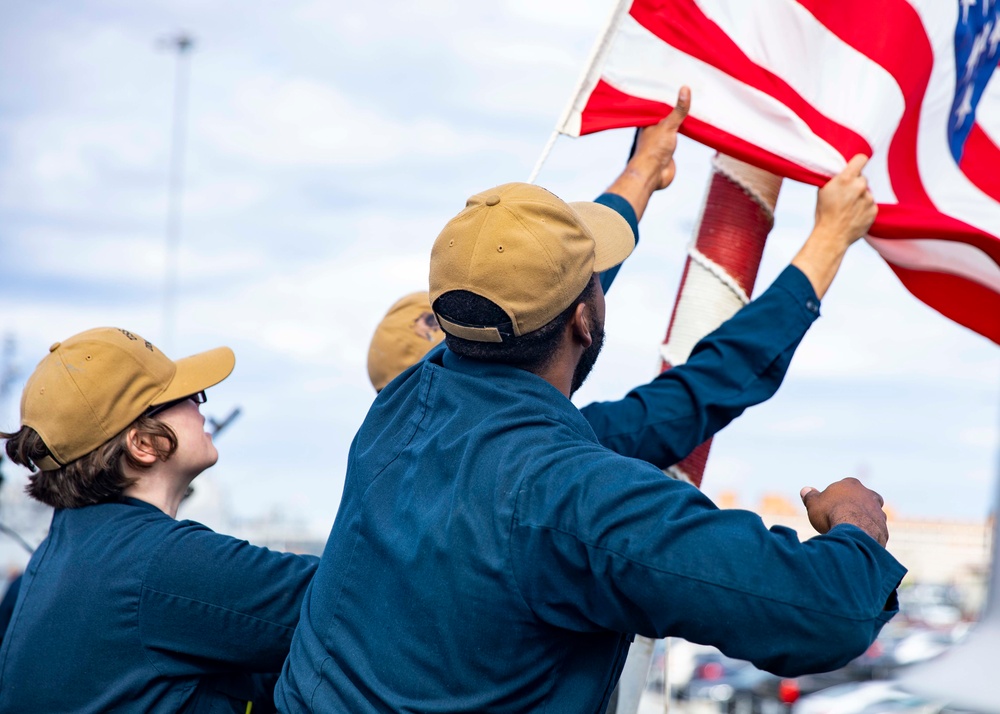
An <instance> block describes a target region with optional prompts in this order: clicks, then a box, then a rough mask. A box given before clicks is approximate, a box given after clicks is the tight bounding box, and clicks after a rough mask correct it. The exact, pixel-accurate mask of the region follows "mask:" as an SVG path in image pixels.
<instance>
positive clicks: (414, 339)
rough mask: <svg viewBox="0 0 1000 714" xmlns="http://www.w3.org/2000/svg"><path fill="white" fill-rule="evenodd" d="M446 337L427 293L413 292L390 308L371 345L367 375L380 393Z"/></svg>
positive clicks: (377, 328)
mask: <svg viewBox="0 0 1000 714" xmlns="http://www.w3.org/2000/svg"><path fill="white" fill-rule="evenodd" d="M443 339H444V333H443V332H442V331H441V327H440V326H439V325H438V322H437V318H435V317H434V311H433V310H431V303H430V299H429V298H428V297H427V293H426V292H419V293H411V294H410V295H407V296H406V297H404V298H402V299H400V300H399V301H398V302H396V304H395V305H393V306H392V307H390V308H389V312H387V313H386V315H385V317H383V318H382V321H381V322H380V323H379V324H378V327H376V328H375V334H374V336H373V337H372V343H371V345H370V346H369V347H368V378H369V379H371V381H372V386H373V387H375V391H376V392H381V391H382V389H383V388H384V387H385V385H387V384H388V383H389V382H391V381H392V380H394V379H395V378H396V377H397V376H399V374H400V373H401V372H403V371H404V370H406V369H407V368H409V367H411V366H412V365H414V364H416V363H417V362H419V361H420V360H421V359H422V358H423V356H424V355H425V354H427V352H428V351H430V349H431V347H433V346H434V345H436V344H438V343H439V342H441V340H443Z"/></svg>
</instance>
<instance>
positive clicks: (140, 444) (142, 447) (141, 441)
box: [125, 429, 158, 466]
mask: <svg viewBox="0 0 1000 714" xmlns="http://www.w3.org/2000/svg"><path fill="white" fill-rule="evenodd" d="M125 445H126V447H127V448H128V450H129V453H130V454H132V458H134V459H135V460H136V461H138V462H139V463H141V464H146V465H149V466H152V465H153V464H155V463H156V462H157V461H158V458H157V456H156V450H155V449H154V448H153V443H152V441H150V437H149V435H148V434H143V433H141V432H140V431H139V430H138V429H129V432H128V437H127V438H126V440H125Z"/></svg>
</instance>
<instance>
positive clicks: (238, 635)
mask: <svg viewBox="0 0 1000 714" xmlns="http://www.w3.org/2000/svg"><path fill="white" fill-rule="evenodd" d="M234 362H235V358H234V356H233V353H232V351H231V350H230V349H229V348H227V347H220V348H217V349H214V350H210V351H208V352H203V353H200V354H197V355H194V356H192V357H187V358H185V359H181V360H177V361H176V362H175V361H172V360H170V359H169V358H167V357H166V356H164V355H163V354H162V353H161V352H160V351H159V350H157V349H156V348H155V347H154V346H153V345H152V344H150V343H149V342H147V341H146V340H144V339H142V338H141V337H139V336H138V335H135V334H134V333H131V332H128V331H126V330H118V329H114V328H99V329H95V330H88V331H87V332H83V333H81V334H79V335H76V336H74V337H71V338H70V339H68V340H66V341H64V342H62V343H56V344H55V345H53V346H52V347H51V348H50V350H49V354H48V355H46V356H45V358H44V359H43V360H42V361H41V362H40V363H39V365H38V367H37V368H36V369H35V371H34V373H33V374H32V375H31V377H30V378H29V379H28V382H27V384H26V385H25V388H24V394H23V396H22V399H21V428H20V429H19V430H18V431H17V432H15V433H12V434H5V433H0V439H6V440H7V443H6V451H7V454H8V456H9V457H10V458H11V460H13V461H15V462H16V463H18V464H21V465H22V466H26V467H27V468H29V469H31V470H32V472H33V473H32V474H31V476H30V482H29V485H28V487H27V491H28V493H29V494H30V495H31V496H32V497H33V498H35V499H37V500H39V501H41V502H43V503H46V504H48V505H50V506H52V507H54V508H55V513H54V514H53V518H52V526H51V528H50V530H49V535H48V537H47V538H46V539H45V541H44V542H43V543H42V544H41V545H40V546H39V547H38V550H37V551H35V554H34V555H33V556H32V558H31V562H30V563H29V564H28V567H27V568H26V570H25V573H24V580H23V582H22V585H21V591H20V594H19V597H18V600H17V603H16V605H15V608H14V614H13V617H12V619H11V623H10V626H9V627H8V630H7V635H6V637H5V638H4V640H3V646H2V648H0V711H4V712H6V711H12V712H13V711H23V712H56V711H73V712H107V711H112V710H114V711H143V712H153V711H156V712H160V711H163V712H168V711H169V712H180V711H184V712H188V711H212V712H216V711H226V712H228V711H238V712H240V714H244V713H245V712H248V711H251V710H252V711H253V712H254V713H255V714H256V713H258V712H262V711H273V702H272V691H271V690H272V688H273V684H274V680H275V679H276V677H277V674H278V672H279V671H280V669H281V665H282V663H283V662H284V659H285V656H286V655H287V654H288V647H289V643H290V642H291V637H292V631H293V630H294V628H295V625H296V623H297V621H298V618H299V606H300V604H301V601H302V597H303V594H304V593H305V590H306V587H307V585H308V584H309V581H310V580H311V578H312V575H313V572H314V571H315V569H316V563H317V559H316V558H314V557H311V556H298V555H293V554H289V553H277V552H272V551H270V550H267V549H266V548H259V547H256V546H252V545H250V544H249V543H247V542H245V541H241V540H238V539H236V538H232V537H230V536H226V535H222V534H219V533H215V532H213V531H212V530H211V529H209V528H207V527H205V526H203V525H201V524H199V523H194V522H192V521H178V520H176V519H175V517H176V515H177V508H178V506H179V505H180V502H181V500H182V499H183V498H184V495H185V493H186V492H187V490H188V488H189V486H190V484H191V482H192V481H193V480H194V479H195V477H197V476H198V474H200V473H201V472H202V471H204V470H205V469H207V468H209V467H210V466H212V465H213V464H215V462H216V460H217V459H218V452H217V451H216V449H215V444H213V443H212V436H211V434H209V433H207V432H206V431H205V429H204V426H205V417H204V416H203V415H202V414H201V413H200V411H199V405H200V404H202V403H204V401H205V391H204V390H205V389H207V388H209V387H211V386H213V385H215V384H218V383H219V382H221V381H222V380H223V379H225V378H226V377H227V376H229V373H230V372H231V371H232V369H233V365H234Z"/></svg>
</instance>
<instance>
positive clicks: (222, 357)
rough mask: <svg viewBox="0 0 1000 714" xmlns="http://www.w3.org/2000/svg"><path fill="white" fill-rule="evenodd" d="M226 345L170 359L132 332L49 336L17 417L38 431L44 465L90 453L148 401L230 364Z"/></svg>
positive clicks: (180, 393)
mask: <svg viewBox="0 0 1000 714" xmlns="http://www.w3.org/2000/svg"><path fill="white" fill-rule="evenodd" d="M235 363H236V357H235V356H234V355H233V351H232V350H231V349H229V348H228V347H217V348H215V349H214V350H209V351H208V352H202V353H200V354H196V355H193V356H191V357H185V358H184V359H180V360H177V361H176V362H175V361H173V360H171V359H170V358H168V357H167V356H166V355H164V354H163V353H162V352H160V351H159V350H158V349H156V347H154V346H153V345H152V343H150V342H149V341H147V340H144V339H143V338H142V337H140V336H139V335H137V334H135V333H134V332H129V331H128V330H121V329H118V328H114V327H99V328H96V329H93V330H87V331H86V332H81V333H80V334H78V335H74V336H73V337H70V338H69V339H68V340H65V341H63V342H56V343H55V344H54V345H52V347H50V348H49V353H48V354H47V355H46V356H45V358H44V359H43V360H42V361H41V362H39V363H38V366H37V367H35V371H34V372H33V373H32V375H31V377H29V378H28V382H27V384H26V385H25V387H24V394H23V395H22V396H21V424H22V425H23V426H30V427H31V428H32V429H34V430H35V431H36V432H38V435H39V436H40V437H42V441H44V442H45V446H47V447H48V449H49V452H50V453H51V454H52V458H51V459H50V458H47V457H46V458H44V459H42V460H41V461H39V462H38V463H37V466H38V467H39V468H40V469H42V470H43V471H51V470H54V469H58V468H60V467H61V466H65V465H66V464H68V463H70V462H72V461H75V460H76V459H78V458H80V457H81V456H85V455H86V454H89V453H90V452H91V451H93V450H94V449H96V448H98V447H99V446H101V445H103V444H105V443H107V442H108V441H110V440H111V439H112V438H114V437H115V436H116V435H118V434H119V433H121V431H122V430H123V429H125V428H126V427H127V426H128V425H129V424H131V423H132V422H134V421H135V420H136V419H138V418H139V417H140V416H142V414H143V412H145V411H146V410H147V409H149V407H151V406H155V405H157V404H166V403H167V402H170V401H173V400H175V399H182V398H183V397H187V396H190V395H192V394H197V393H198V392H200V391H202V390H203V389H208V388H209V387H211V386H213V385H215V384H218V383H219V382H221V381H222V380H223V379H225V378H226V377H228V376H229V373H230V372H232V371H233V365H234V364H235Z"/></svg>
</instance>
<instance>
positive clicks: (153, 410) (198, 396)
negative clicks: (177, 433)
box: [143, 391, 208, 417]
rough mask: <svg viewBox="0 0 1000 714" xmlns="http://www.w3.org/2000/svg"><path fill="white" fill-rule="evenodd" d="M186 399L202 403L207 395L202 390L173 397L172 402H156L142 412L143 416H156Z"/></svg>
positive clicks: (206, 399)
mask: <svg viewBox="0 0 1000 714" xmlns="http://www.w3.org/2000/svg"><path fill="white" fill-rule="evenodd" d="M188 400H190V401H192V402H194V403H195V404H204V403H205V402H207V401H208V395H206V394H205V392H204V391H201V392H196V393H195V394H189V395H188V396H186V397H181V398H180V399H174V400H173V401H172V402H165V403H163V404H157V405H156V406H153V407H150V408H149V409H147V410H146V412H145V413H144V414H143V416H147V417H151V416H156V415H157V414H161V413H163V412H165V411H167V409H172V408H173V407H176V406H177V405H178V404H183V403H184V402H186V401H188Z"/></svg>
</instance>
